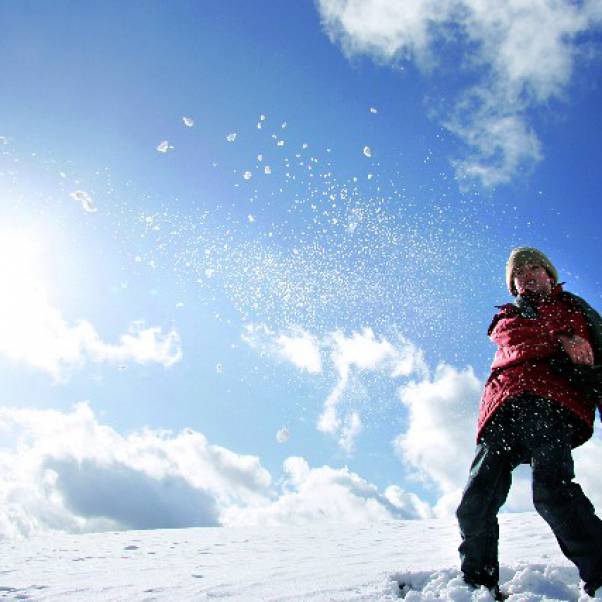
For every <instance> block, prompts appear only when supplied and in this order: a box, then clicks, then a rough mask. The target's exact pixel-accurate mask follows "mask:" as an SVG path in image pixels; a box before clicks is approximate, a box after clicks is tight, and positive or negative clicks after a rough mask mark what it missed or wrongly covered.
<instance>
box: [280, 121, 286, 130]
mask: <svg viewBox="0 0 602 602" xmlns="http://www.w3.org/2000/svg"><path fill="white" fill-rule="evenodd" d="M287 125H288V123H286V121H283V122H282V125H281V126H280V127H281V128H282V129H283V130H285V129H286V126H287Z"/></svg>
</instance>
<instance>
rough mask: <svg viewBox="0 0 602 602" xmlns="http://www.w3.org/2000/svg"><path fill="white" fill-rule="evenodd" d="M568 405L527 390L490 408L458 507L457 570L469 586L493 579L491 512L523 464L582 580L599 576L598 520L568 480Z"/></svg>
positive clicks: (539, 505)
mask: <svg viewBox="0 0 602 602" xmlns="http://www.w3.org/2000/svg"><path fill="white" fill-rule="evenodd" d="M572 420H575V418H573V417H572V415H571V413H570V411H568V410H565V409H564V408H562V407H561V406H559V405H558V404H556V403H555V402H552V401H548V400H546V399H542V398H539V397H535V396H532V395H524V396H521V397H518V398H516V399H513V400H508V401H506V402H505V403H504V405H503V406H502V407H501V408H500V409H499V410H498V411H497V412H496V414H495V416H494V417H493V419H492V420H491V422H490V424H489V426H488V427H487V429H486V431H485V433H484V435H483V437H482V438H481V440H480V442H479V444H478V445H477V450H476V454H475V458H474V460H473V463H472V466H471V468H470V476H469V479H468V484H467V486H466V489H465V490H464V494H463V496H462V501H461V502H460V506H459V507H458V510H457V513H456V515H457V517H458V522H459V524H460V532H461V536H462V543H461V544H460V548H459V551H460V560H461V569H462V572H463V573H464V578H465V579H466V580H467V581H468V582H471V583H473V584H475V585H485V586H486V587H493V586H494V585H497V583H498V580H499V564H498V537H499V527H498V521H497V513H498V511H499V509H500V508H501V506H502V505H503V504H504V502H505V501H506V497H507V496H508V491H509V489H510V484H511V482H512V471H513V470H514V468H516V467H517V466H518V465H519V464H521V463H523V462H529V463H530V464H531V467H532V470H533V503H534V505H535V509H536V510H537V512H539V514H540V515H541V516H542V517H543V518H544V520H545V521H546V522H547V523H548V525H550V527H551V528H552V531H553V532H554V535H555V536H556V539H557V540H558V543H559V545H560V548H561V550H562V552H563V553H564V555H565V556H566V557H567V558H569V559H570V560H572V561H573V562H574V563H575V564H576V565H577V568H578V569H579V574H580V576H581V578H582V579H583V580H584V581H585V582H586V584H588V583H597V582H598V581H599V580H600V579H601V578H602V521H601V520H600V519H599V518H598V517H597V516H596V514H595V512H594V507H593V506H592V504H591V502H590V501H589V499H588V498H587V497H586V496H585V494H584V493H583V491H582V489H581V487H579V485H577V483H574V482H573V479H574V477H575V474H574V471H573V457H572V454H571V444H570V438H571V429H572V428H573V426H572V425H571V421H572Z"/></svg>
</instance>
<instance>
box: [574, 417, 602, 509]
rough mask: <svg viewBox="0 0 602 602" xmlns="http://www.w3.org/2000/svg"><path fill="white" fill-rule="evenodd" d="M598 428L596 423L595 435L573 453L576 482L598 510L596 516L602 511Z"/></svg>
mask: <svg viewBox="0 0 602 602" xmlns="http://www.w3.org/2000/svg"><path fill="white" fill-rule="evenodd" d="M600 427H601V425H600V422H599V421H598V422H597V424H596V429H597V430H596V433H595V435H594V436H593V437H592V438H591V439H590V440H589V441H588V442H587V443H586V444H585V445H582V446H581V447H579V448H577V449H576V450H575V451H574V452H573V457H574V459H575V474H576V475H577V477H576V481H577V482H578V483H580V484H581V485H582V486H583V490H584V491H585V493H586V494H587V495H588V496H589V497H590V499H591V501H592V503H593V504H594V506H595V507H596V509H597V510H598V516H599V515H600V512H601V511H602V474H601V471H600V458H602V432H601V428H600Z"/></svg>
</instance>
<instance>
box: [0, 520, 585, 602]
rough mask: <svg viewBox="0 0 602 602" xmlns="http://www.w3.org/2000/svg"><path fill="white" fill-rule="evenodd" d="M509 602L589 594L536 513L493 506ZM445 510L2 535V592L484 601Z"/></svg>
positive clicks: (52, 596) (77, 596)
mask: <svg viewBox="0 0 602 602" xmlns="http://www.w3.org/2000/svg"><path fill="white" fill-rule="evenodd" d="M500 522H501V547H500V552H501V556H500V559H501V563H502V580H501V584H502V587H503V589H505V590H506V591H508V592H509V593H511V594H512V595H511V596H510V598H509V600H510V602H519V601H520V602H537V601H540V600H570V601H574V602H576V601H577V600H579V599H581V600H589V598H587V596H584V594H581V593H580V589H579V578H578V575H577V571H576V569H575V568H574V567H573V566H572V565H571V564H570V563H569V562H568V561H566V560H565V559H564V558H563V556H562V554H561V553H560V551H559V550H558V547H557V544H556V541H555V539H554V537H553V536H552V534H551V532H550V531H549V529H548V528H547V526H546V525H545V523H543V521H542V520H541V519H540V518H539V517H538V516H537V515H535V514H531V513H527V514H506V515H502V516H501V521H500ZM457 545H458V532H457V527H456V525H455V523H454V522H452V521H449V520H447V521H443V520H422V521H394V522H393V521H391V522H384V523H374V524H371V525H360V526H354V525H350V524H332V523H328V524H319V525H314V526H310V527H290V528H281V527H273V528H259V527H256V528H208V529H174V530H160V531H159V530H156V531H123V532H110V533H93V534H86V535H65V534H58V535H57V534H52V535H46V536H43V537H42V536H39V537H35V538H31V539H29V540H24V541H14V542H13V541H6V540H5V541H3V542H2V543H1V545H0V599H3V600H52V601H55V600H78V601H80V600H81V601H86V602H88V601H93V600H103V601H105V600H115V601H117V600H118V601H120V602H121V601H128V602H130V601H132V602H133V601H137V600H140V601H142V600H145V601H149V602H150V601H151V600H169V601H178V602H180V601H185V600H212V599H220V600H246V601H249V600H257V601H259V600H271V601H275V600H308V601H317V600H324V601H326V600H328V601H330V600H333V601H357V600H366V601H368V600H375V601H376V600H395V599H399V598H401V594H400V592H399V585H398V582H399V581H401V582H404V583H410V584H411V585H412V588H413V590H412V591H410V592H408V593H407V594H405V600H407V601H408V602H418V601H426V600H455V601H456V602H468V601H469V600H472V601H477V600H478V601H482V602H485V601H489V600H491V598H490V596H489V594H488V593H486V592H485V590H482V591H480V592H470V591H469V590H468V589H467V588H466V587H465V586H464V585H463V584H462V582H461V580H460V579H459V577H458V570H457V567H458V559H457V555H456V548H457Z"/></svg>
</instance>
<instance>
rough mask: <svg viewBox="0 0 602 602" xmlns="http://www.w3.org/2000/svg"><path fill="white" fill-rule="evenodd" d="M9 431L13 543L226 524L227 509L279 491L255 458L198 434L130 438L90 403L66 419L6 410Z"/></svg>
mask: <svg viewBox="0 0 602 602" xmlns="http://www.w3.org/2000/svg"><path fill="white" fill-rule="evenodd" d="M0 432H2V435H3V442H4V445H5V447H4V448H3V449H2V450H1V452H0V467H1V469H2V470H1V473H2V477H1V478H0V500H1V502H0V533H2V534H4V535H10V536H17V535H27V534H30V533H33V532H36V531H40V530H45V529H58V530H65V531H71V532H81V531H97V530H105V529H115V528H132V529H148V528H162V527H189V526H209V525H218V524H220V522H221V519H220V514H221V512H222V511H223V509H224V508H226V507H228V506H230V505H231V504H241V505H246V504H252V503H257V502H258V500H260V499H264V498H265V496H266V495H267V494H268V493H269V489H270V485H271V477H270V475H269V473H268V472H267V471H266V470H265V469H264V468H263V467H262V466H261V463H260V462H259V460H258V459H257V458H256V457H255V456H245V455H240V454H236V453H234V452H232V451H230V450H227V449H225V448H222V447H219V446H216V445H211V444H209V443H208V441H207V439H206V438H205V437H204V436H203V435H202V434H201V433H198V432H195V431H192V430H185V431H182V432H180V433H178V434H175V435H174V434H172V433H169V432H157V431H151V430H144V431H141V432H135V433H132V434H130V435H128V436H122V435H120V434H119V433H117V432H116V431H114V430H113V429H112V428H110V427H108V426H105V425H102V424H100V423H99V422H98V421H97V419H96V417H95V416H94V414H93V412H92V410H91V409H90V407H89V406H88V405H87V404H85V403H81V404H78V405H77V406H76V407H75V408H74V410H73V411H72V412H67V413H62V412H59V411H54V410H46V411H40V410H22V409H21V410H19V409H10V408H2V409H0ZM65 433H68V434H69V435H68V436H67V437H66V436H65ZM9 442H12V445H8V443H9Z"/></svg>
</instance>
